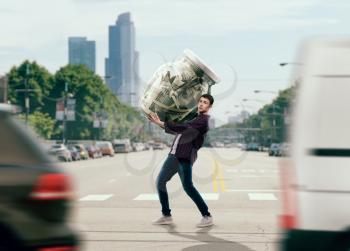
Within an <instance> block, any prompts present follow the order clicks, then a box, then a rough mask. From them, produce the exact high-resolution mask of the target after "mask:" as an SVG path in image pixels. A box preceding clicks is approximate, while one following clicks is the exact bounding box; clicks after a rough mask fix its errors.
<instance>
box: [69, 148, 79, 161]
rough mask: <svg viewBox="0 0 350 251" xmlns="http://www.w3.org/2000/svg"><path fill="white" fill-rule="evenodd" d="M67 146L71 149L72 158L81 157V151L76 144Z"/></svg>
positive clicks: (77, 158)
mask: <svg viewBox="0 0 350 251" xmlns="http://www.w3.org/2000/svg"><path fill="white" fill-rule="evenodd" d="M67 148H68V150H69V151H70V154H71V155H72V159H73V160H74V161H76V160H80V159H81V157H80V152H79V151H78V149H77V148H76V147H75V146H73V145H69V146H68V147H67Z"/></svg>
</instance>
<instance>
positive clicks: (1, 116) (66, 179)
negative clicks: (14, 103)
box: [0, 104, 78, 251]
mask: <svg viewBox="0 0 350 251" xmlns="http://www.w3.org/2000/svg"><path fill="white" fill-rule="evenodd" d="M11 110H12V108H11V107H10V106H8V105H3V104H0V139H1V140H0V215H1V217H0V250H4V251H12V250H14V251H17V250H67V251H68V250H71V251H73V250H78V241H77V239H78V238H77V233H76V232H75V231H73V230H72V229H71V227H70V226H69V224H68V223H67V221H68V217H69V213H70V212H71V201H72V198H73V196H72V190H71V188H72V185H71V178H70V176H69V175H68V174H66V173H64V172H63V169H62V168H59V167H58V166H57V164H56V163H53V162H52V161H51V158H49V157H48V155H47V152H46V151H45V150H44V149H43V148H42V147H41V146H40V145H39V143H38V142H37V141H36V139H35V137H34V136H32V135H31V133H29V132H28V130H27V129H26V128H25V127H24V126H22V125H20V123H19V122H18V121H16V120H15V119H14V118H13V117H12V115H11Z"/></svg>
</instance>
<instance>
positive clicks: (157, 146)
mask: <svg viewBox="0 0 350 251" xmlns="http://www.w3.org/2000/svg"><path fill="white" fill-rule="evenodd" d="M163 149H165V145H164V144H163V143H162V142H156V143H154V144H153V150H163Z"/></svg>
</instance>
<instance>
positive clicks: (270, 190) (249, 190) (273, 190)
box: [226, 189, 281, 193]
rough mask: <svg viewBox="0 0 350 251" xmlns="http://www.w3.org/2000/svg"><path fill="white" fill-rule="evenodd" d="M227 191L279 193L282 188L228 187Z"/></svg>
mask: <svg viewBox="0 0 350 251" xmlns="http://www.w3.org/2000/svg"><path fill="white" fill-rule="evenodd" d="M226 191H227V192H231V193H241V192H244V193H246V192H257V193H261V192H262V193H264V192H271V193H274V192H275V193H278V192H280V191H281V190H278V189H260V190H259V189H227V190H226Z"/></svg>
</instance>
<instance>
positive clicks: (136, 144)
mask: <svg viewBox="0 0 350 251" xmlns="http://www.w3.org/2000/svg"><path fill="white" fill-rule="evenodd" d="M132 146H133V149H134V151H135V152H140V151H143V150H146V147H145V144H144V143H142V142H134V143H133V144H132Z"/></svg>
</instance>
